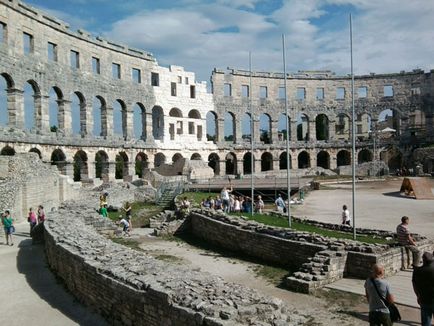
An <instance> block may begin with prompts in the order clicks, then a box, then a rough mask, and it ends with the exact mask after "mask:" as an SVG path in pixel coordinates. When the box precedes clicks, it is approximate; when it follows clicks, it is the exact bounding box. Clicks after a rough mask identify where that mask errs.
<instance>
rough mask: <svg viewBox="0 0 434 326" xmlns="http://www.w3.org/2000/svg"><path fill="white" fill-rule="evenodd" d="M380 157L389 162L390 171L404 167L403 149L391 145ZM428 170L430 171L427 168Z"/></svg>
mask: <svg viewBox="0 0 434 326" xmlns="http://www.w3.org/2000/svg"><path fill="white" fill-rule="evenodd" d="M380 159H381V160H382V161H383V162H385V163H386V164H387V166H388V167H389V171H391V172H394V171H396V170H398V169H401V168H402V167H403V156H402V153H401V151H400V150H399V149H398V148H397V147H395V146H391V147H389V148H387V149H386V150H383V151H382V152H381V153H380ZM427 172H430V171H428V170H427Z"/></svg>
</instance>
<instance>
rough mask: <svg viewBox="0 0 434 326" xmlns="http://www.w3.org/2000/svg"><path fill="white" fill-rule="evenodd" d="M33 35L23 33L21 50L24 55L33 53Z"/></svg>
mask: <svg viewBox="0 0 434 326" xmlns="http://www.w3.org/2000/svg"><path fill="white" fill-rule="evenodd" d="M33 45H34V44H33V35H31V34H28V33H26V32H24V33H23V50H24V54H30V53H33V50H34V49H33Z"/></svg>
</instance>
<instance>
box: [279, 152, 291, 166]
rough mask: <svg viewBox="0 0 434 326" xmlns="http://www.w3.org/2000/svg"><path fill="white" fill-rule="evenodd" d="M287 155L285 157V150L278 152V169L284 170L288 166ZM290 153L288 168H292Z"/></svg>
mask: <svg viewBox="0 0 434 326" xmlns="http://www.w3.org/2000/svg"><path fill="white" fill-rule="evenodd" d="M287 159H288V158H287V157H286V152H283V153H282V154H280V156H279V169H280V170H286V169H287V168H288V164H287V162H288V161H287ZM291 161H292V160H291V155H289V168H290V169H292V162H291Z"/></svg>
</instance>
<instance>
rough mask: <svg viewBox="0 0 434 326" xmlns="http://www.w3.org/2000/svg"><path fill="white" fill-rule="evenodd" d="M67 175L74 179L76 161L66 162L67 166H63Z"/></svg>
mask: <svg viewBox="0 0 434 326" xmlns="http://www.w3.org/2000/svg"><path fill="white" fill-rule="evenodd" d="M63 170H64V173H65V175H67V176H68V177H70V178H71V179H74V162H65V166H64V167H63Z"/></svg>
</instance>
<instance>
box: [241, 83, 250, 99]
mask: <svg viewBox="0 0 434 326" xmlns="http://www.w3.org/2000/svg"><path fill="white" fill-rule="evenodd" d="M241 96H242V97H249V96H250V90H249V85H241Z"/></svg>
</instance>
